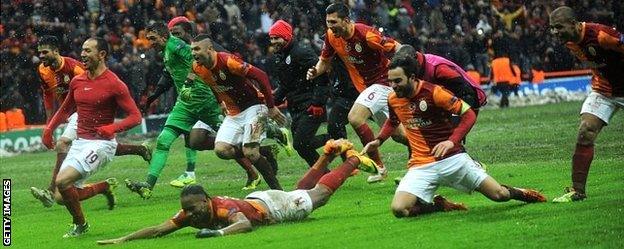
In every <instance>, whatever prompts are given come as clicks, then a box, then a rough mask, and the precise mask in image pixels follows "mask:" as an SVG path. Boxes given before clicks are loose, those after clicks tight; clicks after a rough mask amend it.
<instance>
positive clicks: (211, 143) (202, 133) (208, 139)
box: [172, 129, 260, 190]
mask: <svg viewBox="0 0 624 249" xmlns="http://www.w3.org/2000/svg"><path fill="white" fill-rule="evenodd" d="M215 138H216V137H215V134H214V132H211V131H209V130H206V129H191V133H190V135H189V147H190V148H191V149H194V150H198V151H203V150H214V149H215ZM234 160H235V161H236V163H238V165H239V166H241V168H243V170H245V173H247V184H245V187H244V188H245V190H247V189H255V188H256V186H257V185H258V184H259V183H260V177H259V176H258V174H257V173H256V171H255V170H254V169H253V165H252V164H251V161H249V159H247V158H235V159H234ZM172 185H173V184H172Z"/></svg>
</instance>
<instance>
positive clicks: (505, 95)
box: [492, 82, 512, 108]
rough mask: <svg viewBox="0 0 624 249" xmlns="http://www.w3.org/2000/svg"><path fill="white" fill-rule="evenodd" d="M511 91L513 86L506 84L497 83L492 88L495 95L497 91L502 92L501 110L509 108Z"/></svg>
mask: <svg viewBox="0 0 624 249" xmlns="http://www.w3.org/2000/svg"><path fill="white" fill-rule="evenodd" d="M511 90H512V89H511V85H509V83H506V82H499V83H496V85H494V86H493V87H492V91H494V93H496V92H497V91H500V93H501V101H500V108H505V107H509V94H511Z"/></svg>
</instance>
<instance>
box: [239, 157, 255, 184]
mask: <svg viewBox="0 0 624 249" xmlns="http://www.w3.org/2000/svg"><path fill="white" fill-rule="evenodd" d="M234 160H236V163H238V165H240V166H241V168H243V169H244V170H245V173H247V179H252V180H255V179H257V178H258V174H257V173H256V171H255V170H254V169H253V165H252V164H251V161H249V159H247V158H236V159H234Z"/></svg>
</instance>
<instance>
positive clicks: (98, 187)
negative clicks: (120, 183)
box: [76, 182, 108, 201]
mask: <svg viewBox="0 0 624 249" xmlns="http://www.w3.org/2000/svg"><path fill="white" fill-rule="evenodd" d="M106 190H108V182H98V183H93V184H88V185H86V186H84V187H83V188H78V189H76V191H78V200H79V201H82V200H86V199H89V198H91V197H93V196H96V195H99V194H101V193H104V192H106Z"/></svg>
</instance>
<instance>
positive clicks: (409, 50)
mask: <svg viewBox="0 0 624 249" xmlns="http://www.w3.org/2000/svg"><path fill="white" fill-rule="evenodd" d="M394 56H395V57H399V56H404V57H416V48H414V47H413V46H412V45H408V44H403V45H401V47H400V48H399V50H397V51H396V53H394Z"/></svg>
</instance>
